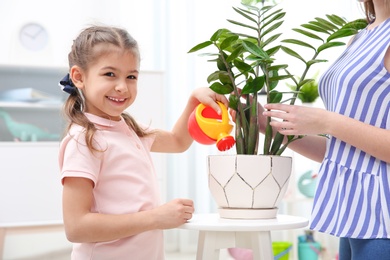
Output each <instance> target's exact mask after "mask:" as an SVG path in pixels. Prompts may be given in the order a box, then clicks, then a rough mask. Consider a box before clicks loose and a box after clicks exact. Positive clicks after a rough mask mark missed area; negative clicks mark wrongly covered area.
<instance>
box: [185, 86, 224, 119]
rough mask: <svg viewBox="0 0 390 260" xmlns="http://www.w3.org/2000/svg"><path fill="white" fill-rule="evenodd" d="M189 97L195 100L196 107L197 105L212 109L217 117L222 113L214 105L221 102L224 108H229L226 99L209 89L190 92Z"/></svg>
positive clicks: (216, 105)
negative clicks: (200, 104)
mask: <svg viewBox="0 0 390 260" xmlns="http://www.w3.org/2000/svg"><path fill="white" fill-rule="evenodd" d="M191 97H192V98H193V99H194V100H195V102H196V105H197V104H199V103H202V104H204V105H205V106H209V107H211V108H213V109H214V110H215V111H216V112H217V113H218V114H219V115H220V114H221V113H222V111H221V108H220V107H219V105H218V104H217V103H216V102H217V101H220V102H222V103H223V104H224V105H225V106H226V107H228V106H229V101H228V99H227V98H226V97H225V96H224V95H221V94H217V93H215V92H214V91H213V90H212V89H210V88H209V87H203V88H197V89H195V90H194V91H193V92H192V95H191Z"/></svg>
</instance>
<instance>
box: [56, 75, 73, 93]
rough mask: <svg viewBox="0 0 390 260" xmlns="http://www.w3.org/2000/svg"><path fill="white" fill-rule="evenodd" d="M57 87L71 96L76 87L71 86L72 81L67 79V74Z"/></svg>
mask: <svg viewBox="0 0 390 260" xmlns="http://www.w3.org/2000/svg"><path fill="white" fill-rule="evenodd" d="M58 86H60V87H61V89H62V91H64V92H66V93H68V94H73V93H74V92H75V91H76V86H75V85H74V84H73V82H72V80H71V79H70V77H69V73H68V74H66V76H65V77H64V78H63V79H62V80H61V81H60V83H59V84H58Z"/></svg>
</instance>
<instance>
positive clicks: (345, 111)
mask: <svg viewBox="0 0 390 260" xmlns="http://www.w3.org/2000/svg"><path fill="white" fill-rule="evenodd" d="M389 45H390V19H387V20H386V21H384V22H383V23H381V24H380V25H379V26H377V27H375V28H374V29H372V30H368V29H364V30H362V31H360V32H359V33H358V34H357V35H356V37H355V39H354V40H353V42H352V43H351V44H350V46H348V47H347V48H346V49H345V51H344V52H343V53H342V54H341V55H340V57H339V58H338V59H337V60H336V62H335V63H334V64H333V65H332V66H331V67H330V68H329V69H328V70H327V71H326V72H325V73H324V74H323V75H322V77H321V79H320V82H319V92H320V96H321V98H322V99H323V101H324V103H325V107H326V109H327V110H330V111H333V112H337V113H340V114H342V115H345V116H348V117H351V118H354V119H357V120H359V121H362V122H364V123H366V124H370V125H373V126H376V127H380V128H383V129H388V130H390V113H389V110H390V73H389V72H388V71H387V70H386V68H385V67H384V56H385V53H386V51H387V49H388V48H389ZM350 131H354V129H351V130H350ZM369 134H370V133H367V135H369ZM389 153H390V147H389ZM310 227H311V228H312V229H314V230H318V231H321V232H325V233H329V234H333V235H336V236H340V237H351V238H390V164H389V163H386V162H384V161H381V160H379V159H377V158H375V157H373V156H371V155H370V154H367V153H365V152H363V151H362V150H359V149H357V148H356V147H354V146H351V145H349V144H347V143H345V142H343V141H341V140H339V139H337V138H334V137H332V136H331V137H330V139H328V141H327V150H326V154H325V158H324V161H323V163H322V165H321V167H320V171H319V183H318V188H317V192H316V195H315V198H314V206H313V210H312V219H311V224H310Z"/></svg>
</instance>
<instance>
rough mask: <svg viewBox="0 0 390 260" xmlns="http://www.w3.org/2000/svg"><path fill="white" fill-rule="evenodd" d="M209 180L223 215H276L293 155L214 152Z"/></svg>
mask: <svg viewBox="0 0 390 260" xmlns="http://www.w3.org/2000/svg"><path fill="white" fill-rule="evenodd" d="M207 160H208V182H209V188H210V192H211V194H212V196H213V198H214V200H215V201H216V203H217V205H218V211H219V214H220V217H221V218H240V219H260V218H275V217H276V215H277V210H278V205H279V203H280V201H281V200H282V198H283V197H284V194H285V193H286V191H287V187H288V183H289V180H290V176H291V167H292V158H291V157H286V156H267V155H210V156H208V158H207Z"/></svg>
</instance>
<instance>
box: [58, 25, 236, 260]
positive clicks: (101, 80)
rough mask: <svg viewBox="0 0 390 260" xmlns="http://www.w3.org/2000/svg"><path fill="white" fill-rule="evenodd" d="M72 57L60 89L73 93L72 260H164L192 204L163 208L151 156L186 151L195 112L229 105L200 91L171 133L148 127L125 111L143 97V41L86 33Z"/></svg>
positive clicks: (98, 29) (69, 155)
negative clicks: (173, 231) (167, 237)
mask: <svg viewBox="0 0 390 260" xmlns="http://www.w3.org/2000/svg"><path fill="white" fill-rule="evenodd" d="M68 58H69V67H70V70H69V75H67V76H66V77H65V78H64V79H63V80H62V81H61V82H60V84H61V86H62V87H63V90H64V91H66V92H67V93H69V98H68V99H67V101H66V103H65V107H64V112H65V114H66V116H67V118H68V121H69V125H68V128H67V135H66V136H65V137H64V139H63V140H62V142H61V146H60V153H59V166H60V169H61V174H62V183H63V218H64V224H65V231H66V236H67V238H68V239H69V241H71V242H74V246H73V251H72V259H82V260H84V259H118V260H120V259H137V260H142V259H145V260H153V259H164V249H163V231H162V230H163V229H169V228H175V227H178V226H179V225H182V224H183V223H185V222H186V221H187V220H189V219H190V218H191V217H192V213H193V212H194V206H193V202H192V201H191V200H189V199H175V200H173V201H170V202H168V203H166V204H163V205H160V201H159V191H158V188H157V186H158V185H157V181H156V176H155V171H154V168H153V163H152V160H151V156H150V152H168V153H178V152H184V151H186V150H187V149H188V148H189V146H190V145H191V143H192V138H191V137H190V135H189V133H188V130H187V120H188V117H189V116H190V114H191V112H192V111H193V110H194V109H195V107H196V106H197V105H198V104H199V103H200V102H202V103H204V104H205V105H208V106H211V107H212V108H214V109H215V110H216V111H217V112H219V113H220V108H219V106H218V104H217V103H216V101H221V102H222V103H224V104H225V105H226V106H227V102H228V101H227V99H226V98H225V96H223V95H218V94H216V93H214V92H213V91H212V90H210V89H209V88H198V89H196V90H194V91H193V92H192V94H191V96H190V98H189V100H188V103H187V106H186V107H185V109H184V111H183V113H182V115H181V116H180V118H179V119H178V121H177V122H176V124H175V125H174V127H173V129H172V130H171V131H164V130H160V129H150V128H149V127H145V126H144V125H140V124H138V123H137V122H136V121H135V120H134V119H133V118H132V117H131V116H129V115H128V114H126V113H124V111H125V109H127V108H128V107H129V106H130V105H131V104H133V102H134V100H135V98H136V96H137V80H138V75H139V67H140V54H139V50H138V46H137V42H136V41H135V40H134V39H133V38H132V37H131V36H130V35H129V34H128V33H127V32H126V31H125V30H123V29H120V28H113V27H102V26H93V27H90V28H87V29H85V30H84V31H82V32H81V34H80V35H79V36H78V37H77V38H76V40H74V42H73V46H72V48H71V52H70V53H69V56H68Z"/></svg>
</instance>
